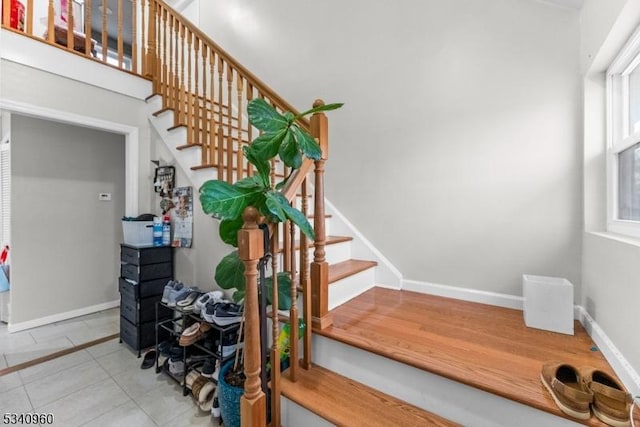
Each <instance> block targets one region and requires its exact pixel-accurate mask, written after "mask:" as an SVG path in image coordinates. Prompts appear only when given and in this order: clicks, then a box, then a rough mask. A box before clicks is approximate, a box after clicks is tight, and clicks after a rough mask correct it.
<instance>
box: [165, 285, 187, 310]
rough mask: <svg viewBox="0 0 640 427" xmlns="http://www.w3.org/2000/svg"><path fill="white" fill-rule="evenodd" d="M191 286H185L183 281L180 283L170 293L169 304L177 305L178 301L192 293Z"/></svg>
mask: <svg viewBox="0 0 640 427" xmlns="http://www.w3.org/2000/svg"><path fill="white" fill-rule="evenodd" d="M191 290H192V289H191V288H189V287H188V286H184V285H183V284H182V283H178V284H177V285H176V287H175V288H173V290H172V291H171V293H170V294H169V302H167V305H168V306H169V307H175V306H176V303H177V302H178V301H180V300H182V299H184V298H186V297H187V295H189V294H190V293H191Z"/></svg>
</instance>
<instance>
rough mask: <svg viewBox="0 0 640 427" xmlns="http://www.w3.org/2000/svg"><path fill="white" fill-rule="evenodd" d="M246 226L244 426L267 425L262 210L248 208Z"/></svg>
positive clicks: (241, 241)
mask: <svg viewBox="0 0 640 427" xmlns="http://www.w3.org/2000/svg"><path fill="white" fill-rule="evenodd" d="M242 218H243V219H244V226H243V227H242V229H240V230H239V231H238V255H239V256H240V259H241V260H242V261H243V262H244V267H245V273H244V276H245V280H246V294H245V297H244V315H245V323H244V373H245V376H246V378H247V379H246V381H245V383H244V395H243V396H242V398H241V399H240V419H241V425H242V427H264V426H266V397H265V394H264V392H263V391H262V386H261V382H260V363H261V360H262V359H261V355H260V318H259V313H258V262H259V260H260V258H262V256H263V255H264V246H263V244H264V240H263V236H262V230H260V228H259V227H258V211H257V210H256V209H255V208H253V207H248V208H246V209H245V210H244V213H243V214H242Z"/></svg>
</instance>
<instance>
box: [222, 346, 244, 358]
mask: <svg viewBox="0 0 640 427" xmlns="http://www.w3.org/2000/svg"><path fill="white" fill-rule="evenodd" d="M239 347H242V344H240V346H238V345H237V344H232V345H223V346H222V347H220V354H222V357H223V358H226V357H229V356H231V355H232V354H233V353H235V352H236V349H238V348H239Z"/></svg>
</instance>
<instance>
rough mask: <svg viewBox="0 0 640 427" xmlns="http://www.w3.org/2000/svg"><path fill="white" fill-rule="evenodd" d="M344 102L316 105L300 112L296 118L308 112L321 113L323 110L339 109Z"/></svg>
mask: <svg viewBox="0 0 640 427" xmlns="http://www.w3.org/2000/svg"><path fill="white" fill-rule="evenodd" d="M343 105H344V104H343V103H335V104H327V105H321V106H319V107H314V108H312V109H310V110H307V111H305V112H304V113H300V114H298V115H297V116H296V119H299V118H301V117H304V116H306V115H308V114H313V113H319V112H321V111H331V110H337V109H338V108H340V107H342V106H343Z"/></svg>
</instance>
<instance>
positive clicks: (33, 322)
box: [0, 32, 153, 330]
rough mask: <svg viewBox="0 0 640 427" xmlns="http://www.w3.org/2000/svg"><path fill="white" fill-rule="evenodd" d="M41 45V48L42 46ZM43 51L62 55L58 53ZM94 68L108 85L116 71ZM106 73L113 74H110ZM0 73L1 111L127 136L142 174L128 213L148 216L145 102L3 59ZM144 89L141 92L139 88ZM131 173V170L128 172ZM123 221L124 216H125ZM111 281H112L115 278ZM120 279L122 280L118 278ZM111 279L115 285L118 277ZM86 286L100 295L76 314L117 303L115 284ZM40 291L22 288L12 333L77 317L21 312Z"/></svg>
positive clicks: (66, 312) (53, 310)
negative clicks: (115, 130)
mask: <svg viewBox="0 0 640 427" xmlns="http://www.w3.org/2000/svg"><path fill="white" fill-rule="evenodd" d="M3 33H4V32H3ZM3 36H6V34H3ZM3 39H5V37H3ZM33 43H37V42H33ZM38 44H39V45H40V43H38ZM42 46H44V47H47V48H48V49H53V50H55V51H57V49H56V48H53V47H48V46H45V45H42ZM2 53H3V55H4V53H5V49H4V47H3V49H2ZM29 53H30V52H29V51H24V52H23V55H24V56H25V59H28V56H29ZM67 55H68V54H67ZM40 59H42V58H40ZM86 62H89V61H86ZM91 65H93V67H90V70H91V73H92V75H91V77H92V78H96V79H98V80H100V79H101V78H102V79H105V75H106V76H108V75H109V73H108V71H111V69H110V68H109V67H106V66H104V65H101V64H97V63H91ZM107 68H108V69H109V70H108V71H107ZM62 69H63V70H64V69H65V68H64V64H62ZM103 71H105V74H102V72H103ZM0 72H1V73H2V79H0V105H2V106H3V107H4V108H8V109H9V110H12V109H17V110H20V112H21V113H22V114H25V115H34V116H36V117H37V116H39V115H41V114H44V115H49V114H52V115H54V116H56V117H59V120H60V121H63V122H71V123H73V124H74V125H76V126H80V127H84V126H87V127H98V128H100V129H103V130H104V129H105V128H106V130H109V128H111V127H114V129H117V131H118V133H120V134H124V133H128V136H127V137H126V140H127V143H126V145H127V148H126V151H127V155H126V157H127V160H126V161H127V162H131V163H132V164H134V165H137V166H136V168H137V169H136V170H137V172H133V173H132V175H131V176H130V177H127V178H126V181H127V184H128V188H127V190H126V191H127V195H126V200H127V202H126V203H127V209H130V207H131V206H133V208H132V209H133V210H134V211H135V212H129V213H130V214H132V213H140V212H147V211H149V209H150V207H151V198H152V189H151V187H152V178H153V177H152V176H150V174H151V166H152V164H151V162H150V143H149V125H148V117H147V112H146V104H145V102H144V100H143V99H140V97H137V98H134V97H130V96H126V95H123V94H122V93H118V92H115V91H112V90H107V89H103V88H99V87H97V86H95V85H94V84H88V83H86V82H83V81H81V80H80V81H79V80H78V76H76V77H75V78H66V77H63V76H61V75H56V74H54V73H52V72H47V71H42V70H39V69H37V68H33V67H29V66H24V65H21V64H19V63H16V62H13V61H10V60H6V59H4V58H3V59H2V61H1V62H0ZM63 74H64V73H63ZM122 74H124V73H122ZM101 76H102V77H101ZM79 77H82V76H79ZM136 79H137V80H136ZM130 80H132V81H131V82H130V83H131V86H130V87H134V88H135V90H136V91H138V92H142V91H144V88H145V87H148V85H149V83H148V81H146V80H144V79H138V78H135V77H130ZM133 80H136V81H133ZM138 80H139V81H138ZM140 85H142V87H139V86H140ZM149 90H150V87H149ZM97 100H99V102H97ZM134 169H135V168H134ZM127 170H128V171H129V170H132V169H130V168H127ZM127 173H129V172H127ZM120 215H122V212H121V213H120ZM24 232H25V230H24V229H22V226H14V227H12V236H13V237H14V238H16V236H17V235H18V234H20V233H24ZM86 245H87V246H86V249H87V251H91V250H93V246H92V243H91V240H89V241H88V242H87V243H86ZM114 254H115V255H116V256H117V249H114ZM17 256H18V254H16V253H15V252H14V253H13V254H12V262H13V263H14V264H16V263H19V262H21V261H19V260H18V259H17ZM22 262H24V261H22ZM69 264H71V261H69ZM115 274H117V273H115ZM110 276H113V275H111V274H110ZM115 277H116V278H117V275H116V276H115ZM111 278H112V279H114V277H111ZM85 285H86V290H87V292H88V293H89V294H91V293H92V292H93V294H95V295H93V296H91V297H90V298H88V299H86V300H84V299H79V300H78V301H76V302H77V306H75V307H76V308H77V307H83V308H86V307H97V306H100V304H102V303H107V302H109V303H110V302H113V301H114V300H116V301H117V282H116V281H115V279H114V280H113V282H112V283H111V284H110V286H109V291H108V292H107V291H105V288H103V287H102V286H103V285H104V283H98V282H88V283H86V282H85ZM16 286H17V285H16ZM41 286H42V283H41V282H33V281H30V282H29V283H24V284H23V285H22V286H21V289H22V291H20V292H18V293H15V294H14V295H13V298H12V306H13V307H14V310H13V312H14V313H16V316H18V317H16V318H12V319H11V324H10V328H14V330H16V329H15V328H23V327H31V326H37V325H38V324H42V322H47V319H52V318H56V319H60V318H65V317H67V316H72V315H74V314H73V313H75V312H74V311H73V309H69V307H66V306H63V305H59V304H57V303H56V302H55V301H56V300H55V299H53V300H52V299H49V300H48V301H49V304H48V305H46V307H42V306H40V305H38V306H37V308H41V309H42V310H39V311H38V312H37V313H36V312H32V311H24V310H22V309H21V307H25V306H26V305H28V304H29V303H30V299H31V297H32V296H33V295H37V294H38V292H39V290H40V287H41ZM83 295H84V294H83ZM96 296H100V301H99V302H98V303H94V300H95V297H96ZM61 298H62V296H61ZM51 301H53V302H51ZM34 307H36V306H34ZM21 313H22V314H21ZM76 315H77V314H76ZM49 316H53V317H49ZM21 322H22V323H21ZM12 325H13V326H12Z"/></svg>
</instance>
